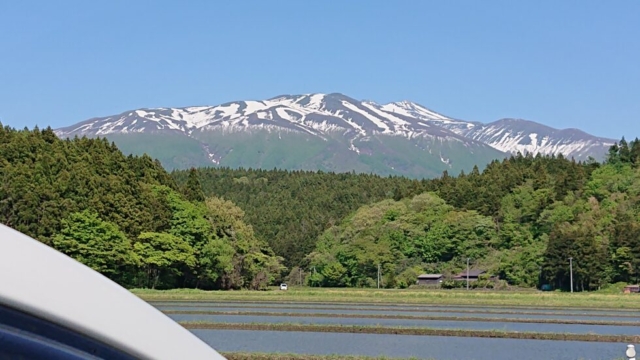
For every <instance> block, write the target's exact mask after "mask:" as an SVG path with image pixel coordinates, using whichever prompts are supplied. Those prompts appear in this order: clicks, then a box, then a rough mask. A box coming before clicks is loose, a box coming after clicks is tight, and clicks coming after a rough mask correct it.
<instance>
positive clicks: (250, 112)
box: [57, 94, 466, 138]
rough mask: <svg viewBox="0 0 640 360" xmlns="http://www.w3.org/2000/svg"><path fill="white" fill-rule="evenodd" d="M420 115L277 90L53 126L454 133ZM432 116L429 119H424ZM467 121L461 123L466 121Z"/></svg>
mask: <svg viewBox="0 0 640 360" xmlns="http://www.w3.org/2000/svg"><path fill="white" fill-rule="evenodd" d="M398 104H410V105H412V106H414V107H415V109H419V111H420V112H419V113H418V112H416V114H419V117H417V116H416V115H412V114H411V112H409V111H403V108H402V107H401V106H399V105H397V104H395V103H391V104H386V105H378V104H376V103H374V102H370V101H357V100H355V99H352V98H349V97H347V96H344V95H342V94H310V95H299V96H279V97H275V98H272V99H268V100H264V101H239V102H231V103H226V104H222V105H217V106H197V107H186V108H156V109H140V110H132V111H129V112H125V113H122V114H119V115H115V116H108V117H103V118H93V119H89V120H86V121H84V122H81V123H79V124H76V125H73V126H69V127H66V128H62V129H58V130H57V133H58V134H59V135H61V136H69V135H75V134H78V135H108V134H113V133H120V134H126V133H136V132H146V133H156V132H181V133H185V134H191V133H193V132H194V131H196V132H197V131H213V130H225V131H234V130H240V131H246V130H247V129H251V128H260V129H271V130H278V131H281V130H283V129H286V130H289V131H299V132H306V133H310V134H314V135H321V134H324V133H327V132H334V131H338V132H344V131H350V132H353V133H354V134H358V135H361V136H366V135H371V134H374V133H379V134H388V135H399V136H405V137H411V136H414V135H416V134H417V133H424V132H425V131H430V132H433V133H434V135H435V134H440V135H442V136H453V137H456V138H459V137H460V136H456V135H455V134H451V133H450V132H449V131H443V130H442V129H441V127H440V126H437V125H439V123H440V122H446V121H451V120H450V119H449V118H447V117H445V116H443V115H440V114H438V113H435V112H432V111H430V110H428V109H426V108H423V107H421V106H419V105H415V104H411V103H407V102H403V103H398ZM430 121H433V123H431V124H430V123H429V122H430ZM465 124H466V123H465Z"/></svg>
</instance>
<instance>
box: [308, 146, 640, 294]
mask: <svg viewBox="0 0 640 360" xmlns="http://www.w3.org/2000/svg"><path fill="white" fill-rule="evenodd" d="M639 165H640V142H639V141H638V140H637V139H636V140H634V141H632V142H631V143H630V144H627V143H626V141H625V140H624V139H623V140H622V141H621V142H620V144H616V145H614V146H613V147H612V148H611V151H610V152H609V156H608V160H607V162H606V163H605V164H602V165H600V164H597V163H595V162H587V163H576V162H575V161H570V160H567V159H564V158H563V157H561V156H559V157H554V156H547V157H543V156H536V157H533V156H514V157H511V158H509V159H505V160H504V161H502V162H498V161H494V162H493V163H491V164H490V165H489V166H488V167H487V168H486V169H485V170H484V171H483V172H482V173H479V172H478V171H477V170H474V171H473V172H472V173H471V174H468V175H466V174H461V175H460V176H458V177H456V178H452V177H449V176H448V175H447V174H445V175H444V176H443V177H442V178H440V179H436V180H433V181H431V182H430V183H429V184H427V188H428V189H430V190H432V191H433V192H426V193H423V194H420V195H416V196H413V197H408V198H405V199H402V200H400V201H392V200H385V201H382V202H379V203H376V204H373V205H370V206H365V207H363V208H361V209H359V210H358V212H356V213H355V215H353V216H351V217H349V218H347V219H346V220H345V221H344V222H343V223H342V224H340V225H338V226H334V227H331V228H329V229H328V230H327V231H325V233H324V234H323V235H322V237H321V238H320V241H319V242H318V244H317V247H316V250H315V251H314V252H312V253H311V254H310V255H309V256H308V257H307V258H306V260H307V263H308V265H307V266H308V267H311V268H313V269H314V271H313V272H311V273H309V275H308V278H307V282H308V283H309V284H312V285H319V286H371V285H372V284H374V283H375V280H374V279H376V278H377V271H378V270H377V266H378V264H380V266H381V268H382V273H383V285H384V286H386V287H405V286H408V285H409V284H411V283H413V282H415V279H416V276H417V275H418V274H419V273H421V272H425V271H426V272H436V273H444V274H453V273H456V272H458V271H461V270H463V269H464V268H465V266H466V259H467V258H471V259H472V266H473V267H474V268H478V269H482V270H487V271H488V272H490V273H492V274H495V275H499V276H500V277H501V278H502V279H504V280H506V281H507V282H508V283H509V284H512V285H518V286H527V287H533V286H541V285H543V284H548V285H551V287H552V288H556V289H564V290H568V289H570V287H569V286H570V285H569V284H570V281H569V277H570V268H569V258H572V259H573V279H574V281H573V283H574V289H575V290H576V291H585V290H595V289H598V288H601V287H602V286H604V285H607V284H610V283H614V282H627V283H628V282H633V283H637V282H638V281H639V280H640V206H639V205H640V169H638V167H639Z"/></svg>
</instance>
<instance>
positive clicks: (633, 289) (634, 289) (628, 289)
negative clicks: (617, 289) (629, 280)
mask: <svg viewBox="0 0 640 360" xmlns="http://www.w3.org/2000/svg"><path fill="white" fill-rule="evenodd" d="M622 292H624V293H625V294H630V293H640V285H627V286H625V287H624V290H622Z"/></svg>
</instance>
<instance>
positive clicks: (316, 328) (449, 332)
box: [179, 322, 640, 344]
mask: <svg viewBox="0 0 640 360" xmlns="http://www.w3.org/2000/svg"><path fill="white" fill-rule="evenodd" d="M179 324H180V325H182V326H184V327H185V328H186V329H211V330H254V331H304V332H332V333H355V334H388V335H423V336H456V337H475V338H503V339H524V340H560V341H590V342H612V343H627V344H635V343H638V342H640V335H602V334H572V333H536V332H518V331H503V330H467V329H432V328H418V327H386V326H350V325H324V324H284V323H276V324H263V323H248V324H235V323H212V322H179Z"/></svg>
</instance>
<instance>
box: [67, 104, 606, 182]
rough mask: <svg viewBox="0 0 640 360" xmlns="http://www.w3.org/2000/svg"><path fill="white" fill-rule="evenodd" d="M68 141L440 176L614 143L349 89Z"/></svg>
mask: <svg viewBox="0 0 640 360" xmlns="http://www.w3.org/2000/svg"><path fill="white" fill-rule="evenodd" d="M56 134H57V135H58V136H60V137H63V138H65V137H73V136H76V135H77V136H89V137H95V136H100V137H106V138H108V139H110V140H112V141H114V142H115V143H116V144H117V145H118V146H119V147H120V148H121V149H122V150H123V151H125V152H129V153H135V154H142V153H145V152H146V153H148V154H149V155H151V156H152V157H155V158H158V159H159V160H160V161H161V162H162V163H163V164H164V165H165V166H166V167H167V168H169V169H172V168H188V167H191V166H229V167H239V166H242V167H252V168H274V167H278V168H286V169H292V170H293V169H303V170H324V171H336V172H342V171H356V172H373V173H378V174H381V175H405V176H410V177H433V176H438V175H440V174H441V173H442V171H444V170H447V171H448V172H449V173H452V174H456V173H457V172H459V171H461V170H464V171H469V170H471V168H473V166H474V165H478V166H479V167H480V168H482V167H483V166H484V165H486V164H487V163H489V162H490V161H491V160H493V159H499V158H503V157H505V156H507V155H508V154H509V153H515V152H518V151H519V152H522V153H525V152H531V153H534V154H537V153H542V154H558V153H562V154H563V155H564V156H568V157H571V156H573V157H575V158H576V159H586V158H587V157H589V156H592V157H594V158H596V159H600V158H602V156H603V155H604V154H605V153H606V151H607V149H608V147H609V146H610V145H611V144H613V142H614V140H611V139H604V138H598V137H594V136H591V135H589V134H586V133H584V132H582V131H580V130H576V129H568V130H556V129H553V128H550V127H547V126H544V125H541V124H538V123H535V122H531V121H526V120H515V119H503V120H499V121H496V122H493V123H490V124H482V123H478V122H470V121H464V120H458V119H453V118H450V117H447V116H445V115H442V114H439V113H437V112H435V111H432V110H430V109H428V108H426V107H424V106H422V105H419V104H416V103H412V102H408V101H401V102H394V103H389V104H384V105H381V104H377V103H375V102H372V101H359V100H355V99H353V98H350V97H348V96H345V95H342V94H336V93H334V94H307V95H283V96H278V97H275V98H271V99H268V100H263V101H238V102H231V103H226V104H221V105H217V106H198V107H186V108H155V109H138V110H132V111H127V112H124V113H122V114H118V115H113V116H108V117H101V118H93V119H89V120H86V121H83V122H81V123H78V124H75V125H72V126H68V127H65V128H60V129H57V130H56Z"/></svg>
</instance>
